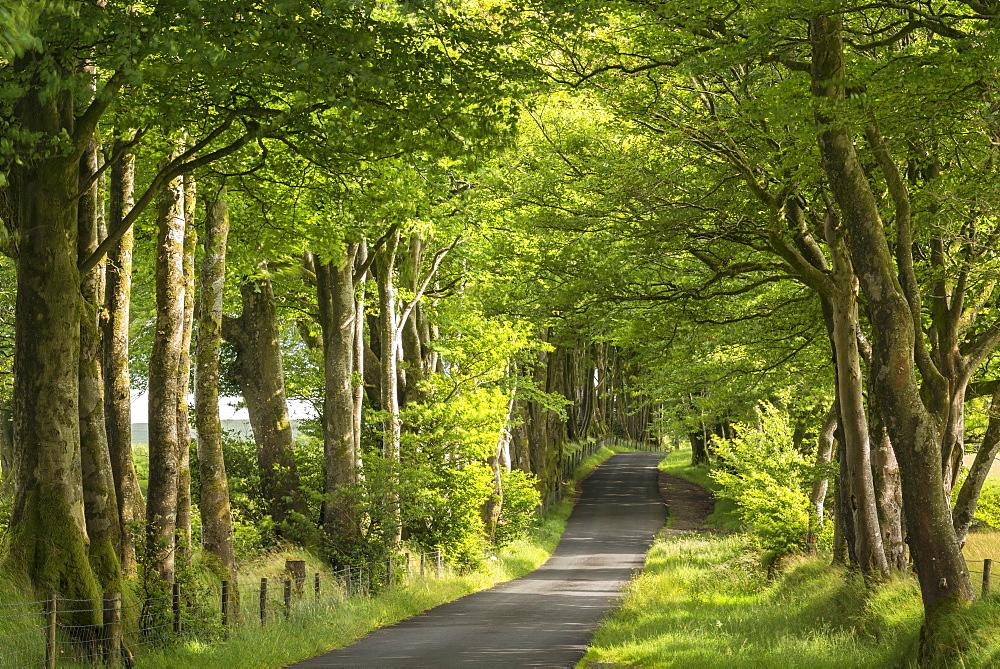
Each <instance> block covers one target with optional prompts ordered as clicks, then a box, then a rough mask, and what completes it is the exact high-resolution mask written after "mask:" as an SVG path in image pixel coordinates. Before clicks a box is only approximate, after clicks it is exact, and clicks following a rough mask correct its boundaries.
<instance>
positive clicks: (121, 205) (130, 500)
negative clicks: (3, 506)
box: [102, 139, 145, 576]
mask: <svg viewBox="0 0 1000 669" xmlns="http://www.w3.org/2000/svg"><path fill="white" fill-rule="evenodd" d="M121 149H122V142H121V140H118V139H116V140H115V142H114V148H113V149H112V153H113V154H114V153H118V152H120V151H121ZM134 183H135V156H133V155H132V154H126V155H125V156H123V157H122V158H121V160H119V161H118V162H117V163H115V164H114V165H112V166H111V179H110V183H109V185H108V199H109V203H108V204H109V207H108V227H109V229H114V228H117V227H118V226H119V225H121V222H122V219H123V218H124V217H125V215H126V214H127V213H128V211H129V210H130V209H131V208H132V204H133V191H134ZM133 240H134V234H133V232H132V230H131V228H130V229H129V230H128V231H127V232H126V233H125V234H123V235H122V238H121V240H120V241H119V242H118V244H117V245H116V246H115V248H114V249H113V250H112V251H111V253H110V254H109V256H108V263H107V266H106V270H105V282H106V283H105V292H104V313H105V318H104V320H103V323H102V326H103V337H102V340H103V346H104V354H103V355H104V360H103V363H104V371H103V376H104V421H105V429H106V430H107V435H108V451H109V454H110V457H111V470H112V473H113V476H114V483H115V497H116V499H117V501H118V520H119V525H120V527H121V528H122V534H121V540H120V543H119V545H118V558H119V560H120V561H121V565H122V571H123V573H124V574H125V575H127V576H131V575H134V573H135V569H136V559H135V543H134V542H135V536H134V532H135V527H136V524H137V523H138V522H139V521H141V520H142V519H143V517H144V516H145V509H144V506H145V505H144V502H143V499H142V491H141V489H140V488H139V478H138V476H137V475H136V471H135V463H134V461H133V459H132V403H131V394H130V388H131V381H130V375H129V365H128V356H129V327H128V326H129V305H130V302H131V297H132V246H133Z"/></svg>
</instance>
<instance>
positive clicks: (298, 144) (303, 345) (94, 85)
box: [0, 0, 1000, 657]
mask: <svg viewBox="0 0 1000 669" xmlns="http://www.w3.org/2000/svg"><path fill="white" fill-rule="evenodd" d="M998 53H1000V3H997V2H992V1H991V0H980V1H977V0H967V1H965V2H959V1H954V2H952V1H943V2H912V1H910V0H903V1H899V2H888V1H886V2H883V1H878V0H876V1H874V2H868V3H846V2H840V1H836V0H831V1H830V2H811V1H810V2H806V1H802V2H791V3H789V2H782V3H776V2H766V1H765V2H760V3H756V4H754V5H753V6H745V5H743V4H741V3H735V2H721V1H712V2H708V1H707V0H701V1H686V2H675V1H673V0H663V1H662V2H645V1H640V0H617V1H614V2H600V3H592V2H581V3H567V2H562V1H559V0H551V1H549V2H541V3H537V4H532V3H523V4H519V3H508V2H488V1H486V0H482V1H475V0H455V1H454V2H440V3H438V2H431V3H424V2H408V1H403V2H396V3H382V2H374V1H373V2H354V1H351V2H348V1H346V0H345V1H343V2H341V1H338V0H332V1H320V0H281V1H275V2H268V3H251V2H243V1H242V0H225V1H220V2H205V3H201V2H189V1H187V0H184V1H181V0H161V1H159V2H155V3H137V4H128V3H119V2H113V1H108V2H103V1H97V0H94V1H82V0H81V1H75V2H70V1H65V2H47V3H42V2H29V1H26V0H25V1H23V2H15V3H13V4H11V5H10V6H9V7H4V8H0V91H2V95H0V124H2V125H0V127H2V131H0V218H2V220H3V223H4V234H3V239H2V240H0V241H2V246H3V253H4V262H3V263H2V265H0V286H3V290H0V334H2V337H3V339H2V341H3V346H0V355H2V360H3V364H4V368H3V371H4V373H5V378H9V379H11V381H10V382H7V383H5V385H4V386H3V388H2V396H0V400H2V406H0V410H2V412H3V416H4V417H5V421H4V422H5V424H9V429H7V430H3V431H0V432H2V434H0V445H2V449H0V451H2V456H3V457H2V463H3V475H4V485H3V487H2V488H0V490H2V491H3V494H4V495H6V497H5V498H4V502H3V504H4V506H3V509H4V513H5V514H7V515H8V516H9V519H8V522H7V525H8V527H6V528H5V529H4V534H3V537H4V546H3V552H4V560H5V564H6V565H8V566H9V567H10V568H14V569H18V570H21V571H23V572H25V573H26V574H27V575H28V576H29V577H30V579H31V581H32V583H33V584H34V585H35V587H36V588H38V589H39V590H40V591H45V592H50V591H56V592H59V593H61V594H62V595H64V596H66V597H71V598H78V599H96V598H98V597H100V595H101V593H102V592H105V591H114V590H116V589H118V586H119V585H120V582H121V581H122V579H135V578H136V577H137V576H141V577H142V578H143V579H144V582H146V583H153V584H154V585H156V584H160V585H161V586H162V585H163V584H169V583H171V582H172V581H174V580H175V579H176V578H177V577H178V576H177V575H178V573H179V572H181V571H183V569H182V568H183V567H184V566H185V565H186V564H188V563H189V562H190V561H191V559H192V556H193V555H195V554H198V555H199V556H202V558H203V560H204V561H205V562H206V563H210V564H211V565H212V568H213V569H215V570H216V571H217V572H218V573H219V574H221V575H225V574H233V573H235V565H236V560H237V557H238V556H237V552H238V550H239V541H238V540H236V539H235V538H234V537H235V536H236V535H235V534H234V527H236V528H237V529H239V528H241V527H244V526H245V525H246V524H247V523H248V521H247V517H248V513H249V511H248V509H252V510H253V513H255V514H256V515H255V516H254V518H255V520H254V521H253V522H254V523H256V524H255V527H254V531H255V532H257V533H258V535H259V536H262V537H264V538H263V539H262V541H265V542H266V541H276V540H284V541H291V542H296V543H301V544H304V545H307V546H310V547H312V548H315V549H316V550H318V551H320V552H321V553H322V554H323V555H324V556H325V557H326V558H327V559H329V560H330V561H331V562H333V563H342V562H345V561H349V560H351V559H355V558H358V557H380V556H382V555H384V554H386V553H387V552H391V551H394V550H397V549H398V548H399V547H400V546H401V545H403V544H405V543H409V544H411V545H420V546H426V547H436V546H444V547H446V548H448V550H449V554H450V555H452V556H453V559H456V560H459V561H463V560H464V561H466V562H470V563H471V562H474V561H475V559H476V556H477V555H479V554H480V552H481V548H482V547H483V546H484V545H486V543H487V542H489V541H493V542H497V543H502V542H504V541H508V540H510V539H511V538H512V537H514V536H516V534H517V533H518V532H520V531H523V529H524V528H525V527H526V525H527V522H528V520H527V519H528V517H529V516H530V514H531V513H532V512H533V510H534V507H535V506H536V505H537V503H538V495H537V491H546V490H550V489H551V488H552V485H553V484H554V483H555V482H556V481H557V476H558V473H559V470H560V463H561V460H562V458H563V456H564V453H565V447H566V446H567V445H568V444H570V443H572V442H574V441H579V440H582V439H586V438H589V437H595V436H601V435H606V434H612V433H613V434H618V435H621V436H624V437H627V438H630V439H634V440H640V441H642V440H660V441H662V442H663V443H666V444H669V443H671V442H673V443H676V442H678V441H679V440H685V441H688V442H689V443H690V445H691V448H692V453H693V459H694V460H695V462H698V463H709V462H712V463H715V464H722V465H725V464H726V462H725V460H726V458H729V459H730V461H731V462H730V465H734V464H735V463H734V462H733V461H734V460H735V459H736V458H749V457H751V456H752V455H753V454H754V453H768V454H770V453H772V451H770V450H768V449H769V448H771V447H772V446H773V444H770V443H761V442H760V441H759V440H758V441H754V439H753V438H752V435H749V434H748V433H749V432H751V431H754V430H755V428H754V427H753V425H755V424H756V425H757V429H758V431H760V432H761V433H764V432H766V431H767V430H768V429H770V428H767V427H766V426H767V425H772V424H777V423H781V424H783V425H786V426H787V428H788V429H787V430H785V431H784V432H781V430H784V428H781V430H778V432H781V433H782V434H783V435H785V436H783V437H782V439H785V438H786V437H787V441H788V443H789V444H790V445H791V448H793V449H794V450H795V452H796V453H797V455H796V458H798V459H797V460H796V462H800V463H802V464H801V466H799V465H795V466H794V467H791V468H786V469H783V470H782V469H780V468H778V470H776V471H779V470H780V471H782V472H784V473H781V474H779V478H783V479H784V484H785V485H789V486H795V487H798V488H801V489H802V491H803V494H805V495H806V496H807V497H808V498H809V499H810V502H811V514H812V519H811V520H809V521H808V524H809V526H810V528H811V529H810V535H809V536H803V537H801V541H799V540H797V539H796V537H795V535H792V536H791V538H790V539H788V541H786V543H785V544H783V545H784V546H785V549H786V550H792V549H794V548H795V546H794V545H795V544H798V548H801V549H805V548H808V547H809V546H810V545H812V543H813V542H814V541H815V536H816V535H823V534H824V531H825V530H824V529H823V528H828V529H832V535H833V536H832V540H831V544H832V549H833V554H834V557H835V559H837V560H839V561H842V562H845V563H848V564H850V565H852V566H853V567H855V568H857V569H858V570H860V571H861V572H862V573H863V574H864V575H865V577H866V579H868V580H869V581H870V582H877V581H880V580H883V579H886V578H890V577H892V575H893V574H894V573H898V572H901V571H906V570H912V571H913V572H914V573H915V574H916V576H917V579H918V581H919V584H920V592H921V596H922V599H923V603H924V608H925V613H926V621H925V635H924V636H923V640H924V642H925V645H926V657H932V656H933V653H934V652H936V649H935V648H934V634H933V632H934V630H935V625H936V623H937V621H938V620H939V619H940V618H941V617H942V616H943V615H945V614H947V613H948V612H950V611H954V610H956V609H958V608H962V607H964V606H967V605H968V604H970V603H971V602H972V601H973V600H974V598H975V593H974V591H973V589H972V585H971V581H970V576H969V571H968V568H967V566H966V564H965V561H964V559H963V557H962V552H961V549H962V545H963V543H964V542H965V538H966V534H967V533H968V531H969V529H970V527H971V526H972V523H973V518H974V516H975V511H976V505H977V501H978V499H979V496H980V492H981V491H982V488H983V486H984V483H985V480H986V476H987V474H988V472H989V469H990V467H991V465H992V463H993V461H994V459H995V455H996V453H997V451H998V450H1000V379H997V378H996V375H995V374H994V373H991V369H990V368H991V365H992V364H995V353H996V347H997V345H998V343H1000V310H998V304H997V299H998V296H1000V292H998V278H1000V256H998V251H997V248H998V244H997V243H998V241H1000V201H998V189H997V184H998V174H997V169H998V164H997V163H998V160H997V159H998V158H1000V155H998V147H1000V121H998V114H1000V98H998V97H997V93H998V90H997V76H998V65H1000V63H998V62H997V54H998ZM137 386H143V387H145V388H147V389H148V394H149V406H150V409H149V444H148V472H147V471H141V472H140V471H137V468H136V454H135V453H134V452H133V449H132V439H131V434H130V425H131V418H130V405H129V398H130V394H129V390H130V388H133V387H137ZM220 395H239V396H240V397H241V398H242V400H243V402H244V403H245V405H246V407H247V410H248V412H249V416H250V423H251V426H252V430H253V440H252V441H253V443H252V447H251V452H250V454H249V457H247V453H246V452H245V451H240V450H239V448H238V447H237V446H234V444H233V443H232V442H233V439H232V438H231V437H228V436H226V435H225V434H224V433H223V431H222V429H221V424H220V420H219V412H218V406H219V397H220ZM189 398H193V400H191V399H189ZM290 398H297V399H302V400H306V401H308V402H310V403H311V404H312V405H313V406H314V407H315V408H316V410H317V415H318V416H319V418H318V419H317V420H315V421H313V422H312V423H308V424H306V425H304V426H303V427H302V429H301V431H302V434H301V435H300V436H299V437H296V436H295V435H294V434H293V429H292V422H291V421H290V419H289V411H288V400H289V399H290ZM775 429H777V428H775ZM754 444H756V445H754ZM970 446H975V450H976V456H975V459H974V461H973V462H972V464H971V467H970V468H969V469H968V472H967V473H966V472H964V471H963V461H964V458H965V455H966V453H967V452H969V451H970V449H969V447H970ZM741 449H743V450H741ZM741 453H742V455H741ZM773 453H774V455H773V457H772V456H771V455H768V457H769V458H770V459H772V460H775V461H777V460H778V459H780V458H781V457H784V456H782V455H780V454H779V453H778V451H777V450H775V451H773ZM241 454H242V455H241ZM241 458H242V459H241ZM247 462H249V463H250V464H251V466H250V467H249V468H247V467H245V466H243V465H246V464H247ZM789 462H790V461H789ZM807 462H808V463H812V465H811V468H809V467H806V466H805V464H804V463H807ZM829 463H832V464H829ZM248 471H249V473H248ZM730 471H732V468H731V469H730ZM803 472H805V473H803ZM830 474H832V475H830ZM248 477H249V478H250V479H253V481H254V483H253V485H252V486H251V487H250V488H247V487H246V486H245V485H244V482H245V480H246V479H247V478H248ZM143 482H144V483H145V490H143V487H142V485H141V483H143ZM730 485H732V486H738V485H740V483H739V481H734V480H733V479H730ZM248 490H249V492H248ZM248 495H249V498H251V499H250V501H248ZM251 515H252V514H251ZM813 530H815V533H814V532H813ZM827 534H829V532H827ZM199 545H200V548H198V546H199ZM208 556H212V557H208ZM81 624H94V625H97V624H99V621H98V620H96V619H95V620H93V621H81Z"/></svg>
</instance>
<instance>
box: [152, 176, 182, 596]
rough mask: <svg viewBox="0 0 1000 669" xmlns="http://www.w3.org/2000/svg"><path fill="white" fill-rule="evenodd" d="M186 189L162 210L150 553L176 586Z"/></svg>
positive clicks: (178, 188)
mask: <svg viewBox="0 0 1000 669" xmlns="http://www.w3.org/2000/svg"><path fill="white" fill-rule="evenodd" d="M184 229H185V221H184V185H183V182H182V180H181V179H180V178H177V179H174V180H173V181H171V182H170V184H169V186H168V187H167V188H165V189H164V191H163V194H162V196H161V199H160V203H159V210H158V212H157V248H156V331H155V333H154V335H153V346H152V351H151V352H150V356H149V487H148V500H147V502H146V523H147V528H146V552H147V560H148V561H149V565H150V567H152V568H153V569H155V570H156V572H157V573H158V574H159V575H160V578H161V579H162V580H163V581H165V582H167V583H172V582H173V579H174V567H175V560H176V536H175V535H176V531H177V490H178V481H179V474H180V472H179V467H180V459H179V456H180V445H179V441H178V434H177V403H178V401H179V399H178V395H179V393H180V384H179V380H180V364H181V347H182V346H183V343H184V292H185V291H184Z"/></svg>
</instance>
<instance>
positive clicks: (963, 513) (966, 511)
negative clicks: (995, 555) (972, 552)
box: [952, 389, 1000, 545]
mask: <svg viewBox="0 0 1000 669" xmlns="http://www.w3.org/2000/svg"><path fill="white" fill-rule="evenodd" d="M989 416H990V422H989V424H988V425H987V426H986V433H985V434H984V435H983V443H982V444H980V446H979V451H978V452H977V453H976V459H975V460H973V461H972V466H971V467H970V468H969V475H968V476H967V477H966V479H965V482H964V483H963V484H962V487H961V488H960V489H959V491H958V499H957V500H955V509H954V511H953V514H952V515H953V518H954V521H953V522H954V526H955V534H956V535H957V537H958V541H959V543H960V544H962V545H965V538H966V535H968V533H969V528H970V527H971V526H972V519H973V517H974V516H975V515H976V504H977V502H978V501H979V493H980V492H982V490H983V484H984V483H986V477H987V476H989V473H990V468H991V467H992V466H993V461H994V460H996V457H997V452H998V451H1000V389H998V390H997V391H996V392H994V393H993V397H992V398H991V399H990V410H989Z"/></svg>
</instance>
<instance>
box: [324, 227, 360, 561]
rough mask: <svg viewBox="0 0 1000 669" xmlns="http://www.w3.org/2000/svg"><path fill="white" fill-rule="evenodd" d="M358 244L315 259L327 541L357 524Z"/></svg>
mask: <svg viewBox="0 0 1000 669" xmlns="http://www.w3.org/2000/svg"><path fill="white" fill-rule="evenodd" d="M359 248H360V245H359V244H357V243H352V244H349V245H348V246H347V248H346V250H345V253H344V255H343V257H340V258H337V259H335V260H333V261H331V262H328V263H318V262H317V263H316V287H317V296H318V300H319V320H320V325H321V327H322V329H323V374H324V381H325V389H326V390H325V392H324V395H323V445H324V449H323V450H324V454H325V458H326V503H325V505H324V507H323V529H324V531H325V532H326V535H327V537H328V538H330V539H331V540H335V541H337V542H346V543H348V544H350V543H352V542H354V541H355V540H356V539H357V538H358V534H359V528H358V524H357V519H356V517H355V510H354V503H353V498H354V495H353V493H354V488H355V486H356V485H357V482H358V451H357V450H356V449H357V443H358V442H357V438H356V436H357V435H356V432H355V429H356V426H355V402H356V397H355V387H354V378H353V374H354V371H355V369H356V367H355V361H354V356H355V354H356V348H357V346H356V345H357V324H358V323H359V322H363V320H364V318H363V312H358V311H357V310H356V309H357V303H356V300H355V287H354V271H355V270H354V265H355V259H356V256H357V254H358V250H359Z"/></svg>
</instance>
